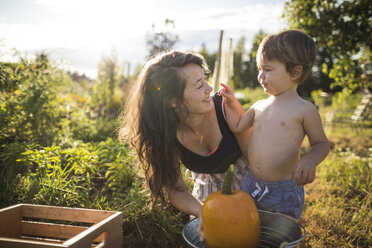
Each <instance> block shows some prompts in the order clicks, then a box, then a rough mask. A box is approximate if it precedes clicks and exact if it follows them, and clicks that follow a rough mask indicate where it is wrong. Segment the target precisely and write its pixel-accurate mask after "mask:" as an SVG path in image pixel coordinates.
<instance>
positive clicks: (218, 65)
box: [212, 30, 223, 92]
mask: <svg viewBox="0 0 372 248" xmlns="http://www.w3.org/2000/svg"><path fill="white" fill-rule="evenodd" d="M222 39H223V30H221V32H220V42H219V46H218V53H217V57H216V62H215V64H214V71H213V80H212V81H213V91H214V92H216V91H217V90H218V88H219V84H218V80H219V78H220V69H221V55H222Z"/></svg>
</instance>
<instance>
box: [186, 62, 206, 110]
mask: <svg viewBox="0 0 372 248" xmlns="http://www.w3.org/2000/svg"><path fill="white" fill-rule="evenodd" d="M181 73H182V74H183V76H184V78H185V80H186V86H185V91H184V93H183V96H184V101H185V105H186V106H187V110H188V112H189V114H204V113H207V112H209V111H211V110H212V109H213V100H212V97H211V96H210V93H211V91H212V87H211V86H209V84H208V83H207V81H206V77H205V74H204V71H203V69H202V68H201V67H200V66H199V65H197V64H191V63H190V64H187V65H186V66H184V67H182V68H181Z"/></svg>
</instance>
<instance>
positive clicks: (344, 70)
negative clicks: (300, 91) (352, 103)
mask: <svg viewBox="0 0 372 248" xmlns="http://www.w3.org/2000/svg"><path fill="white" fill-rule="evenodd" d="M283 17H286V18H287V20H288V22H289V25H290V28H296V29H301V30H304V31H305V32H306V33H308V34H309V35H310V36H311V37H313V38H314V40H315V42H316V44H317V47H318V49H319V51H321V52H323V53H324V54H328V55H330V56H331V58H332V61H331V63H330V61H327V58H329V57H327V56H326V57H325V58H322V57H320V59H324V61H321V62H323V63H321V64H322V71H323V72H324V73H326V74H327V75H329V77H331V78H332V79H333V80H334V83H333V86H341V87H344V88H345V89H346V90H348V91H350V92H352V91H354V90H357V89H360V88H364V87H366V85H367V84H366V81H365V80H364V79H365V77H362V74H363V70H362V68H363V67H370V66H371V61H372V57H371V56H370V55H371V49H372V4H371V3H370V1H368V0H350V1H339V0H315V1H314V0H290V1H288V2H286V4H285V10H284V14H283ZM362 54H364V56H361V55H362ZM366 54H367V55H366ZM368 54H369V55H368Z"/></svg>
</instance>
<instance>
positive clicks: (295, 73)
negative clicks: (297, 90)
mask: <svg viewBox="0 0 372 248" xmlns="http://www.w3.org/2000/svg"><path fill="white" fill-rule="evenodd" d="M301 75H302V65H296V66H295V68H294V69H293V71H292V75H291V77H292V80H294V81H297V80H298V79H299V78H300V77H301Z"/></svg>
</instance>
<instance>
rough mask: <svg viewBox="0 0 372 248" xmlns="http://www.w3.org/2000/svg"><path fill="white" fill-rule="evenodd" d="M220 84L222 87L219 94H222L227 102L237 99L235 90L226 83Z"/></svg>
mask: <svg viewBox="0 0 372 248" xmlns="http://www.w3.org/2000/svg"><path fill="white" fill-rule="evenodd" d="M220 85H221V86H222V89H220V90H219V91H218V95H220V96H222V97H223V99H224V100H225V101H226V103H230V102H231V101H233V100H234V99H235V96H234V90H233V89H232V88H231V87H230V86H228V85H226V84H224V83H220Z"/></svg>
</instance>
